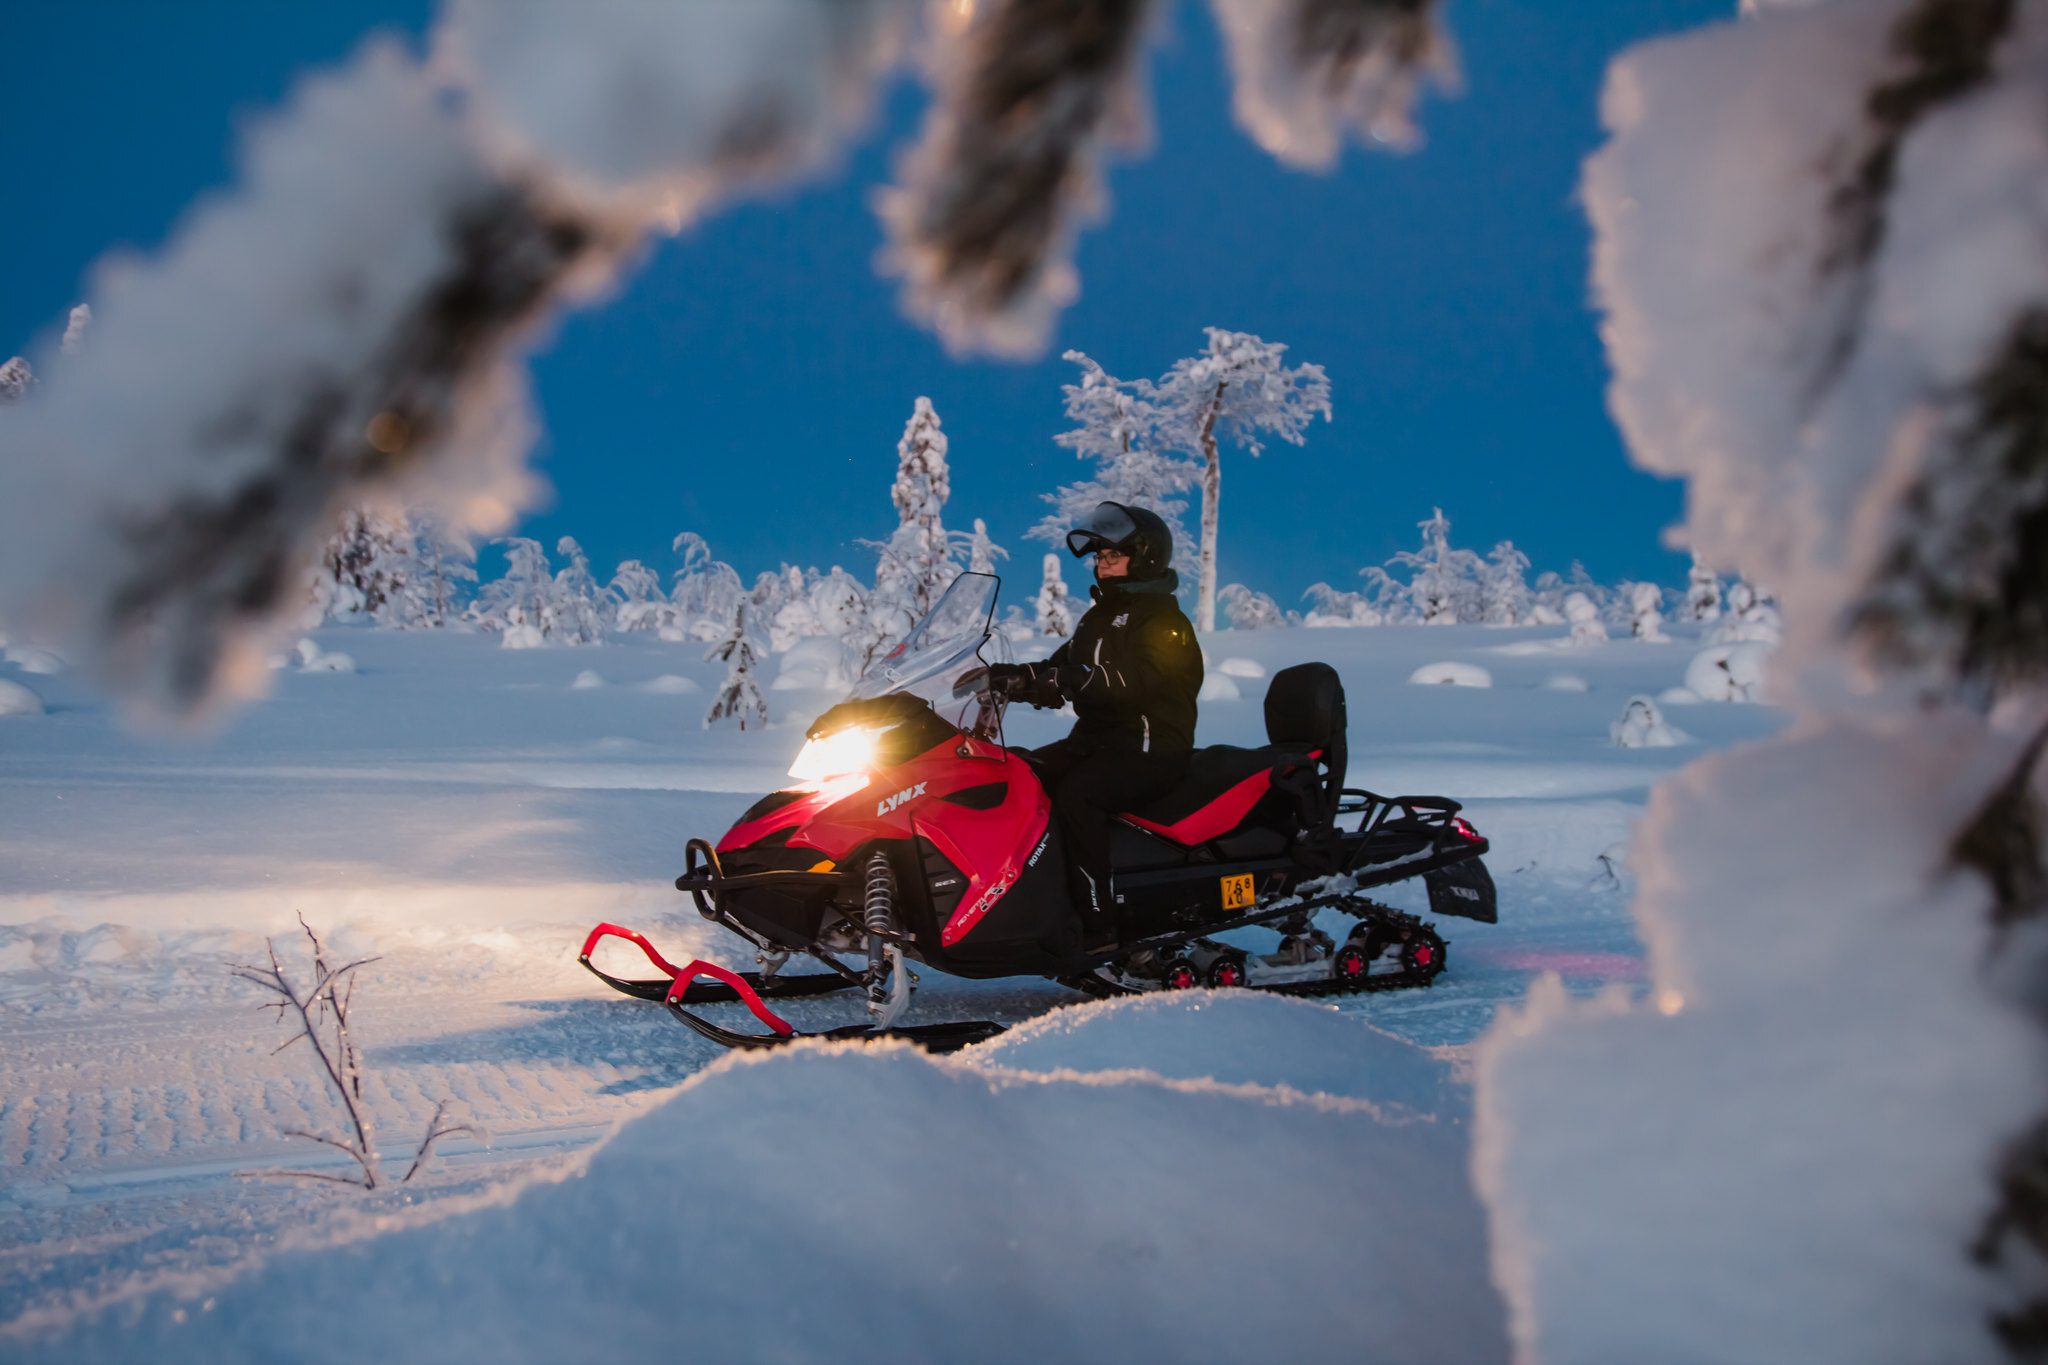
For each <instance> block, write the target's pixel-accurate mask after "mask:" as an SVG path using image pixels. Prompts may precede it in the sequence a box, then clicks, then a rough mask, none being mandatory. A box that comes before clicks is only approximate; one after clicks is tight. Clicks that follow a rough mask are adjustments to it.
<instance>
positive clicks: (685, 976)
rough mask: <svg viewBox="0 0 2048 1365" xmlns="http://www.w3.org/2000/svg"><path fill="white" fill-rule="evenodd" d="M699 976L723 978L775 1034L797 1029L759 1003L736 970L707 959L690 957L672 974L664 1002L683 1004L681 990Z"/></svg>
mask: <svg viewBox="0 0 2048 1365" xmlns="http://www.w3.org/2000/svg"><path fill="white" fill-rule="evenodd" d="M653 951H654V950H653V949H651V948H650V949H648V955H649V956H653ZM655 961H656V962H660V961H661V960H660V959H659V958H656V959H655ZM662 965H664V966H665V965H667V964H665V963H663V964H662ZM699 976H708V977H711V978H712V979H714V980H717V981H723V982H724V983H725V984H726V985H728V986H730V987H732V989H733V993H734V994H736V995H738V996H739V998H740V1001H741V1003H742V1004H744V1005H745V1006H746V1007H747V1008H748V1009H749V1010H751V1011H752V1012H753V1015H754V1017H755V1018H756V1019H759V1020H760V1021H761V1022H762V1023H764V1024H766V1025H767V1026H768V1027H769V1028H771V1029H773V1030H775V1035H776V1037H778V1038H787V1037H790V1036H791V1035H792V1034H794V1033H795V1032H796V1030H795V1029H794V1028H792V1027H791V1026H790V1024H789V1021H788V1020H786V1019H784V1018H783V1017H782V1016H780V1015H778V1014H777V1013H776V1012H775V1011H774V1010H771V1009H769V1008H768V1007H767V1006H766V1005H764V1004H762V1003H761V995H760V993H759V992H758V991H756V990H755V989H754V988H753V987H752V986H750V985H748V984H747V980H746V978H745V977H743V976H741V975H740V974H739V973H738V972H735V971H732V970H730V969H728V968H725V967H721V966H719V965H718V964H717V963H716V962H706V961H705V960H704V959H702V958H694V959H692V960H691V962H690V965H689V966H687V967H685V968H683V969H682V970H681V971H679V972H677V973H676V974H675V978H676V980H675V984H674V985H673V986H670V987H669V990H668V1001H667V1004H668V1006H669V1008H671V1009H674V1008H676V1007H677V1006H679V1005H681V1004H682V1003H683V992H685V991H687V990H688V989H689V988H690V981H691V979H692V978H694V977H699Z"/></svg>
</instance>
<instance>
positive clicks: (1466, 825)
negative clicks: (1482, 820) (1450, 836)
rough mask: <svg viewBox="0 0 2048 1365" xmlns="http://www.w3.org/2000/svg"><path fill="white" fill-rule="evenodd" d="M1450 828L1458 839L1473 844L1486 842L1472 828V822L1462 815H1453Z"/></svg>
mask: <svg viewBox="0 0 2048 1365" xmlns="http://www.w3.org/2000/svg"><path fill="white" fill-rule="evenodd" d="M1451 828H1452V829H1454V830H1456V831H1457V832H1458V837H1459V838H1460V839H1465V840H1468V841H1469V842H1471V843H1475V844H1483V843H1485V842H1486V839H1485V837H1484V836H1482V835H1481V834H1480V833H1479V831H1478V830H1476V829H1474V828H1472V822H1471V821H1470V820H1467V819H1466V818H1465V817H1464V816H1462V815H1453V816H1452V817H1451Z"/></svg>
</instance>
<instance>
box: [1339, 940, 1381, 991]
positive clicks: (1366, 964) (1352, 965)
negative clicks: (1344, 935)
mask: <svg viewBox="0 0 2048 1365" xmlns="http://www.w3.org/2000/svg"><path fill="white" fill-rule="evenodd" d="M1330 970H1331V974H1332V975H1333V976H1334V977H1335V978H1336V979H1337V980H1338V981H1341V982H1342V983H1343V984H1345V985H1347V986H1356V985H1359V984H1361V983H1363V982H1364V980H1365V978H1366V976H1367V975H1368V974H1369V973H1370V972H1371V971H1372V959H1371V958H1369V957H1367V956H1366V955H1365V949H1363V948H1361V947H1359V946H1358V945H1357V944H1356V943H1347V944H1345V945H1344V946H1343V947H1342V948H1339V949H1338V950H1337V956H1336V958H1335V959H1334V960H1333V961H1332V962H1331V964H1330Z"/></svg>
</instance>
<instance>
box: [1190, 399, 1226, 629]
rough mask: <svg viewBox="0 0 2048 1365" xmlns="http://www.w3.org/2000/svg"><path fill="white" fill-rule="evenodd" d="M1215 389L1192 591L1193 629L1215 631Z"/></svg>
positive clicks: (1206, 424)
mask: <svg viewBox="0 0 2048 1365" xmlns="http://www.w3.org/2000/svg"><path fill="white" fill-rule="evenodd" d="M1227 387H1228V384H1227V383H1220V384H1218V385H1217V386H1216V393H1215V396H1214V397H1212V398H1211V399H1210V400H1209V413H1208V415H1207V416H1206V417H1204V418H1203V419H1202V461H1203V465H1202V568H1201V583H1200V586H1199V587H1197V588H1196V590H1195V629H1197V630H1214V629H1216V525H1217V521H1218V518H1219V515H1220V511H1221V502H1222V498H1223V460H1222V458H1221V457H1220V456H1219V455H1218V454H1217V453H1216V414H1217V413H1218V412H1220V411H1221V410H1222V408H1223V390H1224V389H1225V388H1227Z"/></svg>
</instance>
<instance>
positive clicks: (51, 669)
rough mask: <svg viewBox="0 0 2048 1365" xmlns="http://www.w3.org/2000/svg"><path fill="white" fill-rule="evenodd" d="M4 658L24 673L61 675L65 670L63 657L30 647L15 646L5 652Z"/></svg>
mask: <svg viewBox="0 0 2048 1365" xmlns="http://www.w3.org/2000/svg"><path fill="white" fill-rule="evenodd" d="M5 657H6V659H7V662H8V663H11V664H13V665H14V666H15V667H16V668H18V669H20V670H21V671H22V672H24V673H62V672H63V671H64V668H65V664H64V656H63V655H61V654H58V653H56V652H55V651H54V650H48V649H37V648H35V647H33V646H31V645H16V646H14V647H13V648H12V649H9V650H8V651H7V653H6V656H5Z"/></svg>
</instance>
